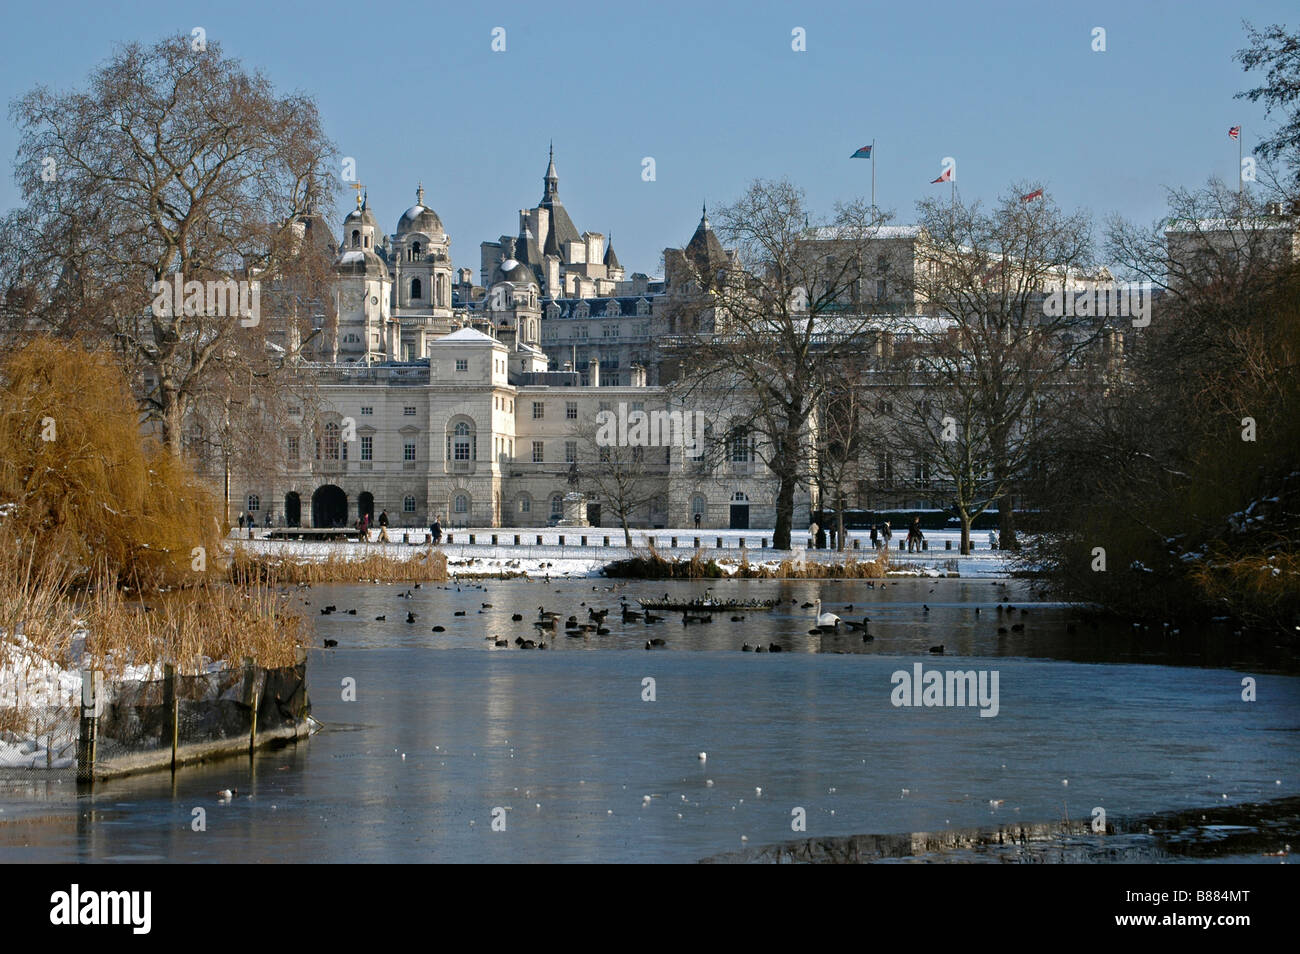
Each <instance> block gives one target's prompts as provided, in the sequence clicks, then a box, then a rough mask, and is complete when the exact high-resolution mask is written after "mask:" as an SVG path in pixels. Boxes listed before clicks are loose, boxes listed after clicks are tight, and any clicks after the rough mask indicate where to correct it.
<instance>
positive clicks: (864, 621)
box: [844, 616, 871, 632]
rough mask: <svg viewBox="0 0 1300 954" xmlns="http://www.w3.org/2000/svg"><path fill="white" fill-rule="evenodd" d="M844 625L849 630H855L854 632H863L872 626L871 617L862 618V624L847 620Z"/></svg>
mask: <svg viewBox="0 0 1300 954" xmlns="http://www.w3.org/2000/svg"><path fill="white" fill-rule="evenodd" d="M844 625H845V626H847V627H848V628H849V629H851V630H853V631H854V632H861V631H863V630H865V629H866V628H867V627H868V626H869V625H871V617H870V616H864V617H862V622H860V623H855V622H853V620H851V619H846V620H844Z"/></svg>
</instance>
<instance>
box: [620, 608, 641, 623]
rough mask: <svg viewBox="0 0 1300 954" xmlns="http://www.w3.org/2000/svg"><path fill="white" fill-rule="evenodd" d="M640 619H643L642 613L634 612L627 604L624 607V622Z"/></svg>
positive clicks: (633, 621)
mask: <svg viewBox="0 0 1300 954" xmlns="http://www.w3.org/2000/svg"><path fill="white" fill-rule="evenodd" d="M639 619H641V614H640V613H636V612H633V611H632V610H630V609H628V608H627V607H626V606H624V607H623V622H625V623H635V622H637V621H638V620H639Z"/></svg>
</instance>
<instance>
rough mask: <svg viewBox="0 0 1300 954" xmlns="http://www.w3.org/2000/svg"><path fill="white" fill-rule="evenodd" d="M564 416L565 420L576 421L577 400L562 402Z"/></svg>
mask: <svg viewBox="0 0 1300 954" xmlns="http://www.w3.org/2000/svg"><path fill="white" fill-rule="evenodd" d="M564 417H565V419H566V420H569V421H576V420H577V419H578V402H577V401H565V402H564Z"/></svg>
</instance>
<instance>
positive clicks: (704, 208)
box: [700, 202, 713, 232]
mask: <svg viewBox="0 0 1300 954" xmlns="http://www.w3.org/2000/svg"><path fill="white" fill-rule="evenodd" d="M700 228H702V229H704V230H705V231H706V232H707V231H709V230H711V229H712V228H713V226H711V225H710V224H709V203H708V202H703V203H701V204H700Z"/></svg>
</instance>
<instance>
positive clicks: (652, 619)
mask: <svg viewBox="0 0 1300 954" xmlns="http://www.w3.org/2000/svg"><path fill="white" fill-rule="evenodd" d="M645 621H646V622H647V623H662V622H663V621H664V618H663V617H662V616H656V615H655V614H654V613H652V612H650V611H649V610H646V611H645Z"/></svg>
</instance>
